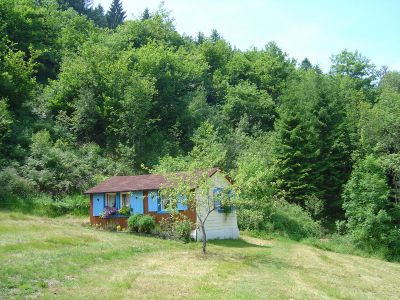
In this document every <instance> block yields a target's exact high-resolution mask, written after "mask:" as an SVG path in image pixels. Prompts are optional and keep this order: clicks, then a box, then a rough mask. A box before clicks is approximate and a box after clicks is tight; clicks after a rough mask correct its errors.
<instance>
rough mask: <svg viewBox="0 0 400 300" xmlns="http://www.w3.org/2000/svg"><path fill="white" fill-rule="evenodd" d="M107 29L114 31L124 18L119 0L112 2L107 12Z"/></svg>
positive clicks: (124, 14) (124, 13)
mask: <svg viewBox="0 0 400 300" xmlns="http://www.w3.org/2000/svg"><path fill="white" fill-rule="evenodd" d="M106 16H107V22H108V27H109V28H112V29H115V28H117V26H118V25H120V24H122V22H123V21H124V20H125V18H126V12H125V11H124V9H123V7H122V3H121V0H113V1H112V3H111V6H110V9H109V10H108V12H107V15H106Z"/></svg>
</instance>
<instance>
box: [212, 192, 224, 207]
mask: <svg viewBox="0 0 400 300" xmlns="http://www.w3.org/2000/svg"><path fill="white" fill-rule="evenodd" d="M221 192H222V188H215V189H214V190H213V200H214V208H216V209H220V208H221Z"/></svg>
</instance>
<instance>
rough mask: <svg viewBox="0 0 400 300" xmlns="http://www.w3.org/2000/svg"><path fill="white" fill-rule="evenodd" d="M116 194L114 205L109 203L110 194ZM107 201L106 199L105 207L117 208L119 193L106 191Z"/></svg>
mask: <svg viewBox="0 0 400 300" xmlns="http://www.w3.org/2000/svg"><path fill="white" fill-rule="evenodd" d="M112 195H113V196H114V206H110V205H109V202H110V201H109V196H112ZM105 200H106V201H104V207H114V208H117V193H106V199H105Z"/></svg>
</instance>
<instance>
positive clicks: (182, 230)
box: [173, 217, 192, 243]
mask: <svg viewBox="0 0 400 300" xmlns="http://www.w3.org/2000/svg"><path fill="white" fill-rule="evenodd" d="M173 227H174V231H175V234H176V238H177V239H178V240H181V241H182V242H184V243H188V242H190V233H191V232H192V222H191V221H190V220H189V219H188V218H187V217H184V218H181V219H178V220H176V221H175V222H174V226H173Z"/></svg>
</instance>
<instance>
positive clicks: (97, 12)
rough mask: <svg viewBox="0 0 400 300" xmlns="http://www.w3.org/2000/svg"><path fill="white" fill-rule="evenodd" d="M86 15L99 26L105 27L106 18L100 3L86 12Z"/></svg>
mask: <svg viewBox="0 0 400 300" xmlns="http://www.w3.org/2000/svg"><path fill="white" fill-rule="evenodd" d="M87 16H88V17H89V18H90V19H92V20H93V22H94V23H95V24H96V25H97V26H99V27H107V25H108V23H107V18H106V15H105V13H104V8H103V6H101V5H100V4H99V5H98V6H96V7H95V8H92V9H90V10H89V11H88V12H87Z"/></svg>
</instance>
